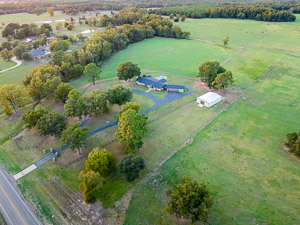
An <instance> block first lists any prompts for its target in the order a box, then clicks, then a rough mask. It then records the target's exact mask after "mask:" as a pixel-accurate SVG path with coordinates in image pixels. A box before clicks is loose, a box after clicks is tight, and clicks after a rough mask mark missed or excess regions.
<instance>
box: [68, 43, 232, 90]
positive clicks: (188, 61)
mask: <svg viewBox="0 0 300 225" xmlns="http://www.w3.org/2000/svg"><path fill="white" fill-rule="evenodd" d="M179 46H180V47H179ZM236 49H238V47H233V49H227V48H222V47H219V46H214V45H208V44H205V43H202V42H198V41H190V40H176V39H167V38H152V39H147V40H144V41H142V42H139V43H135V44H132V45H130V46H129V47H128V48H126V49H124V50H123V51H121V52H119V53H117V54H115V55H114V56H113V57H112V58H110V59H108V60H107V61H105V62H104V63H103V66H102V67H101V70H102V73H101V79H107V78H112V77H116V76H117V68H118V67H119V65H120V63H122V62H124V61H132V62H135V63H137V64H138V65H139V66H140V67H141V68H142V69H151V70H158V71H164V72H172V73H175V74H180V75H185V76H196V75H197V73H198V67H199V65H201V63H203V62H204V61H207V60H218V61H223V60H224V59H225V58H227V57H229V56H230V55H232V54H233V53H234V51H235V50H236ZM85 84H87V78H85V77H83V78H82V79H78V80H76V81H73V82H72V85H73V86H74V87H76V88H79V87H81V86H83V85H85Z"/></svg>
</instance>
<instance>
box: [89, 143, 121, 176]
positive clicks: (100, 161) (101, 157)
mask: <svg viewBox="0 0 300 225" xmlns="http://www.w3.org/2000/svg"><path fill="white" fill-rule="evenodd" d="M84 165H85V171H91V170H92V171H94V172H98V173H99V174H101V175H108V174H110V173H111V172H112V171H113V170H115V168H116V159H115V157H114V156H113V155H112V154H111V152H109V151H107V150H106V149H104V148H102V149H100V148H94V149H93V150H92V151H91V152H90V153H89V156H88V159H87V160H86V161H85V164H84Z"/></svg>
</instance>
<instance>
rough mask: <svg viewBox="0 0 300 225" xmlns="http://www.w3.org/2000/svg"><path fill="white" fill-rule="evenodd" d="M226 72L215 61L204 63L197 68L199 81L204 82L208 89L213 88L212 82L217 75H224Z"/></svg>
mask: <svg viewBox="0 0 300 225" xmlns="http://www.w3.org/2000/svg"><path fill="white" fill-rule="evenodd" d="M225 71H226V70H225V69H224V68H223V67H222V66H220V63H219V62H217V61H213V62H209V61H206V62H204V63H203V64H202V65H201V66H200V67H199V74H198V77H200V80H201V81H202V82H204V83H205V84H206V85H207V86H208V87H209V88H212V87H213V82H214V80H215V78H216V77H217V75H218V74H219V73H224V72H225Z"/></svg>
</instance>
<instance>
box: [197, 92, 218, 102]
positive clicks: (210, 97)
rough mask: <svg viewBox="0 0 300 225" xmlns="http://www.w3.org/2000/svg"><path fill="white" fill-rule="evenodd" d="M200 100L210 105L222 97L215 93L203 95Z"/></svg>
mask: <svg viewBox="0 0 300 225" xmlns="http://www.w3.org/2000/svg"><path fill="white" fill-rule="evenodd" d="M198 98H199V99H202V100H204V101H206V102H208V103H211V102H214V101H215V100H218V99H220V98H222V96H221V95H218V94H217V93H214V92H207V93H206V94H204V95H201V96H200V97H198Z"/></svg>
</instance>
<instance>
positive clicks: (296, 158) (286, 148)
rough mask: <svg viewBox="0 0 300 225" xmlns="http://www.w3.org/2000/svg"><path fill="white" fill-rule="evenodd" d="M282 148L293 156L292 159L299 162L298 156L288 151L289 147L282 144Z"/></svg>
mask: <svg viewBox="0 0 300 225" xmlns="http://www.w3.org/2000/svg"><path fill="white" fill-rule="evenodd" d="M282 149H283V150H284V151H285V152H286V153H287V154H289V156H290V157H291V158H293V159H294V160H296V161H297V162H299V163H300V158H299V157H298V156H296V155H294V154H293V153H291V152H289V148H288V147H286V146H285V145H282Z"/></svg>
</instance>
